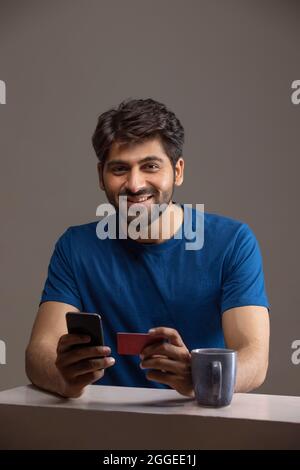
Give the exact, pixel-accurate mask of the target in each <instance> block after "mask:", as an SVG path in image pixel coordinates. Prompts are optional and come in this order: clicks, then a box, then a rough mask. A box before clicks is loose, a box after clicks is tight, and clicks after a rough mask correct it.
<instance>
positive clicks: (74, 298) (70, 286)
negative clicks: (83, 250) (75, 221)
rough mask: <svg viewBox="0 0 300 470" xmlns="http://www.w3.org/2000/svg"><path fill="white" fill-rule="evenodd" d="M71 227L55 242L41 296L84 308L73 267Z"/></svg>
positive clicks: (44, 300) (48, 299) (43, 298)
mask: <svg viewBox="0 0 300 470" xmlns="http://www.w3.org/2000/svg"><path fill="white" fill-rule="evenodd" d="M71 257H72V246H71V227H70V228H68V229H67V230H66V231H65V233H63V235H61V237H60V238H59V239H58V241H57V242H56V244H55V248H54V251H53V254H52V256H51V259H50V263H49V266H48V276H47V279H46V282H45V286H44V289H43V292H42V296H41V301H40V304H39V305H41V304H42V303H43V302H46V301H50V300H51V301H56V302H63V303H67V304H70V305H74V306H75V307H77V308H78V309H79V310H82V302H81V298H80V294H79V291H78V286H77V284H76V280H75V277H74V271H73V268H72V258H71Z"/></svg>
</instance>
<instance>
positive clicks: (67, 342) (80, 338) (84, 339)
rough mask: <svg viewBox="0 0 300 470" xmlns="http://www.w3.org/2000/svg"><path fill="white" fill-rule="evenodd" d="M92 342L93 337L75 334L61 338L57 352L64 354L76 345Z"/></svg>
mask: <svg viewBox="0 0 300 470" xmlns="http://www.w3.org/2000/svg"><path fill="white" fill-rule="evenodd" d="M90 341H91V337H90V336H88V335H73V334H66V335H63V336H61V337H60V338H59V341H58V344H57V352H64V351H66V350H68V349H69V348H70V346H73V345H75V344H81V343H89V342H90Z"/></svg>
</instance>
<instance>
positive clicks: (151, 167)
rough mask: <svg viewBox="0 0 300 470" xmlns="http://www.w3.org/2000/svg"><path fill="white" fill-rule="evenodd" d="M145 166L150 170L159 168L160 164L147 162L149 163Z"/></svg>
mask: <svg viewBox="0 0 300 470" xmlns="http://www.w3.org/2000/svg"><path fill="white" fill-rule="evenodd" d="M144 168H146V169H147V170H150V171H156V170H159V166H158V165H157V164H156V163H147V165H145V167H144Z"/></svg>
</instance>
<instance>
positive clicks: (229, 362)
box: [191, 348, 237, 406]
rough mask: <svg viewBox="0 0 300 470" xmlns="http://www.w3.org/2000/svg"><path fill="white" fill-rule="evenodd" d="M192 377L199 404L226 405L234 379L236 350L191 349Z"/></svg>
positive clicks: (231, 391) (229, 400)
mask: <svg viewBox="0 0 300 470" xmlns="http://www.w3.org/2000/svg"><path fill="white" fill-rule="evenodd" d="M191 354H192V364H191V366H192V379H193V385H194V391H195V397H196V400H197V402H198V404H199V405H203V406H227V405H229V404H230V403H231V400H232V396H233V392H234V386H235V381H236V363H237V360H236V351H234V350H233V349H222V348H207V349H193V350H192V351H191Z"/></svg>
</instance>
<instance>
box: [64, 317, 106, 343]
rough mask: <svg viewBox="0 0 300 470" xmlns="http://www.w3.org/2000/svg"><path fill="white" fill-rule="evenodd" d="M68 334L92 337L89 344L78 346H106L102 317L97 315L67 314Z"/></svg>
mask: <svg viewBox="0 0 300 470" xmlns="http://www.w3.org/2000/svg"><path fill="white" fill-rule="evenodd" d="M66 321H67V327H68V333H71V334H80V335H88V336H90V337H91V341H90V342H89V343H83V344H80V345H76V347H83V346H104V335H103V327H102V320H101V316H100V315H99V314H97V313H86V312H80V313H76V312H68V313H66Z"/></svg>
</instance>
